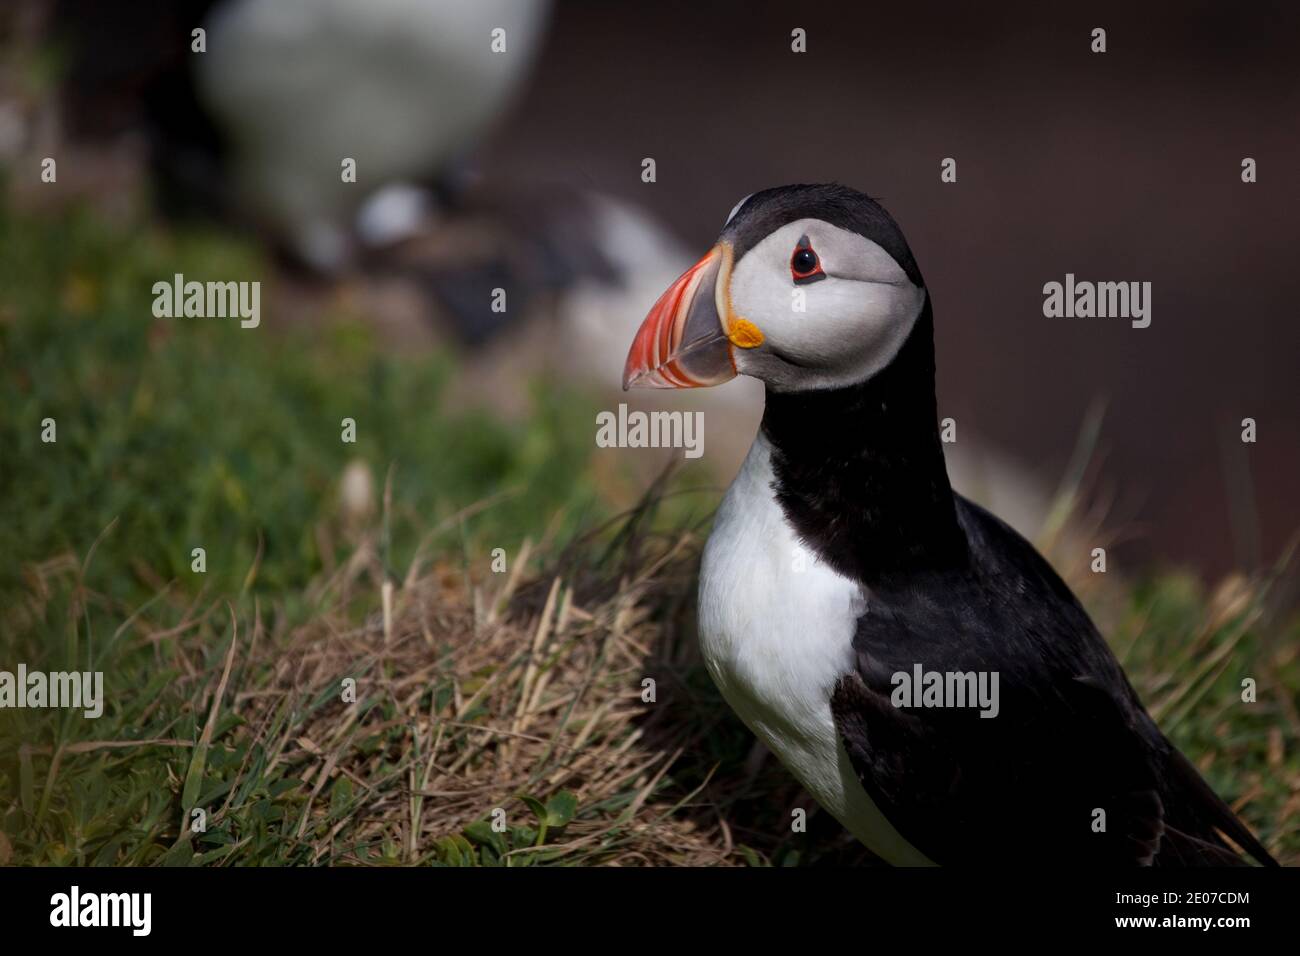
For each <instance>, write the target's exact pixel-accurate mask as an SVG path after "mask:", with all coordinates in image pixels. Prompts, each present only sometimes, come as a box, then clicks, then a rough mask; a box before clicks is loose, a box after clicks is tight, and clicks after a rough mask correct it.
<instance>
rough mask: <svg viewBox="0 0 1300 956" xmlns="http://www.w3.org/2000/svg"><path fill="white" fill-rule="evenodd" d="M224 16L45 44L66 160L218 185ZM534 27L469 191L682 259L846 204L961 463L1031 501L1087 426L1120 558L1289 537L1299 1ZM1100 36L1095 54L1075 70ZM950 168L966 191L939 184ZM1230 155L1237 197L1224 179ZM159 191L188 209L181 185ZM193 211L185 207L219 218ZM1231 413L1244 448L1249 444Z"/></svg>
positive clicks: (596, 251)
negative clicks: (931, 328) (998, 455)
mask: <svg viewBox="0 0 1300 956" xmlns="http://www.w3.org/2000/svg"><path fill="white" fill-rule="evenodd" d="M39 6H41V7H46V6H47V5H39ZM214 6H215V7H220V6H221V4H220V3H217V4H213V3H211V2H207V3H197V4H188V5H187V4H185V3H175V4H159V3H139V4H136V3H132V4H126V3H122V4H104V3H95V2H90V0H85V2H72V0H69V2H63V3H59V4H57V5H55V7H54V10H55V11H56V12H55V14H54V15H53V16H46V17H38V18H37V19H39V20H40V21H41V25H40V29H41V30H43V31H49V32H51V33H52V34H54V35H57V36H59V37H61V38H63V42H65V43H66V49H67V50H68V57H69V61H70V64H71V70H70V72H69V74H68V78H67V80H66V82H65V83H64V84H63V87H62V103H63V110H64V112H63V117H64V122H65V124H66V133H67V135H68V136H70V137H72V138H74V139H83V140H85V141H89V142H93V141H99V142H104V141H111V140H112V139H113V138H114V137H120V136H122V135H124V134H126V133H127V132H131V131H135V132H134V133H133V134H132V135H138V134H139V131H140V130H141V129H146V130H148V136H149V138H150V140H151V142H152V144H153V149H154V153H155V155H154V161H155V164H156V163H157V159H158V155H157V153H158V151H159V144H162V147H161V148H162V151H164V152H167V153H168V154H169V155H172V156H176V155H182V154H184V155H193V156H205V155H206V156H208V159H201V160H196V162H198V163H199V164H200V166H202V164H203V163H206V162H208V161H212V162H220V161H222V160H223V157H227V158H228V156H229V152H230V140H231V135H230V133H229V131H228V130H223V129H222V128H220V124H213V123H212V122H211V120H210V118H209V117H207V116H205V115H204V109H203V107H202V106H201V105H196V104H198V103H199V102H200V101H199V99H197V98H196V96H195V93H194V91H193V89H192V87H191V85H190V84H191V83H192V78H190V77H189V70H190V64H191V58H190V57H189V56H188V41H189V36H188V30H189V26H190V25H192V24H193V23H197V22H200V21H201V20H202V19H203V18H204V17H205V16H208V15H210V14H211V9H210V8H212V7H214ZM446 6H447V9H448V11H449V15H454V10H455V9H456V8H455V7H454V6H452V5H446ZM519 6H523V4H522V3H521V4H519ZM542 12H543V14H544V15H545V17H544V19H545V20H546V22H544V24H543V27H542V32H541V33H540V34H539V36H538V38H537V45H536V50H535V53H534V54H533V55H534V56H535V60H533V61H532V62H531V63H530V65H528V66H527V67H525V68H522V72H521V75H520V76H519V77H518V79H517V81H516V85H515V89H514V93H513V95H512V97H511V98H510V100H509V102H508V105H507V106H504V107H503V108H502V109H501V111H500V113H499V115H497V116H495V117H493V118H492V120H491V122H490V123H487V124H485V125H484V128H483V131H482V133H481V134H480V135H478V136H477V138H475V139H474V141H473V142H472V143H471V144H470V146H469V147H468V148H467V149H465V150H464V151H463V152H464V156H463V157H458V159H457V162H458V163H463V167H461V166H458V167H457V168H458V169H459V168H468V169H470V170H472V174H473V175H472V179H473V180H474V181H475V182H476V183H478V184H480V185H483V184H486V185H487V186H492V185H494V184H495V185H503V186H508V187H509V188H510V189H511V190H513V191H514V192H516V193H521V192H530V193H532V194H534V195H538V196H543V197H545V196H559V197H564V196H568V195H570V194H571V192H572V191H576V192H579V193H594V194H603V195H607V196H612V197H617V198H619V199H621V200H623V201H625V202H627V203H629V204H632V205H634V206H636V207H639V208H640V209H641V210H642V211H643V212H644V213H645V214H646V215H647V216H648V217H650V218H652V219H655V220H658V221H659V222H661V223H663V224H666V226H667V227H668V229H669V230H670V231H671V232H672V233H674V234H675V235H676V236H677V237H678V238H679V239H680V240H681V244H682V247H683V249H685V250H686V251H687V252H688V253H698V252H700V251H703V250H704V249H705V248H707V246H708V245H709V244H711V243H712V241H713V238H714V236H715V235H716V233H717V231H718V230H719V228H720V227H721V225H722V222H723V219H724V218H725V216H726V214H727V212H728V210H729V209H730V208H731V207H732V205H733V204H735V203H736V201H738V200H739V199H740V198H742V197H743V196H745V195H747V194H748V193H750V192H753V191H755V190H757V189H761V188H764V187H767V186H772V185H776V184H780V183H788V182H798V181H804V182H813V181H827V180H837V181H840V182H843V183H846V184H849V185H852V186H854V187H857V188H859V189H862V190H863V191H865V192H867V193H869V194H871V195H872V196H875V197H878V198H880V199H881V200H882V201H883V203H884V204H885V206H886V207H887V208H888V209H889V210H890V211H891V212H892V213H893V214H894V216H895V218H897V219H898V221H899V222H900V224H901V225H902V227H903V230H904V232H905V234H906V235H907V237H908V239H909V240H910V242H911V245H912V248H913V251H914V252H915V254H916V257H917V260H918V262H919V264H920V267H921V270H922V272H923V274H924V275H925V277H926V280H927V282H928V285H929V288H930V291H931V294H932V297H933V300H934V303H935V316H936V331H937V337H938V342H937V348H938V363H939V393H940V396H939V397H940V408H941V414H943V415H946V416H952V417H954V418H956V419H957V421H958V423H959V424H958V427H959V441H960V439H961V436H963V435H965V434H975V435H978V436H980V438H981V440H985V441H987V442H989V443H991V444H992V445H993V446H996V447H997V448H999V449H1000V450H1001V451H1002V452H1004V453H1006V454H1007V455H1008V456H1011V457H1012V458H1015V459H1018V460H1019V461H1020V462H1021V463H1022V464H1023V467H1024V468H1026V469H1027V470H1028V471H1029V472H1030V473H1031V474H1033V475H1035V476H1036V478H1037V480H1039V481H1040V482H1041V483H1043V484H1044V485H1045V486H1047V487H1049V488H1050V487H1051V486H1052V485H1054V483H1055V482H1056V481H1057V480H1058V479H1059V477H1060V476H1061V474H1062V473H1063V472H1064V471H1065V470H1066V467H1067V462H1068V461H1069V460H1070V457H1071V453H1072V450H1073V449H1074V447H1075V445H1076V441H1077V439H1078V437H1079V434H1080V430H1081V428H1082V423H1083V421H1084V419H1085V416H1086V413H1087V410H1088V409H1089V408H1090V407H1093V406H1094V403H1096V402H1098V401H1104V403H1105V409H1106V410H1105V416H1104V421H1103V425H1102V428H1101V432H1100V439H1099V441H1098V443H1097V445H1096V448H1095V450H1094V454H1093V459H1092V463H1091V465H1090V466H1089V473H1088V474H1089V478H1088V482H1087V486H1088V489H1089V492H1090V494H1091V495H1092V496H1093V498H1094V499H1096V500H1098V501H1101V502H1102V503H1103V504H1104V505H1105V507H1106V510H1107V515H1108V519H1107V520H1108V522H1109V523H1111V524H1112V525H1114V526H1116V527H1118V528H1120V529H1121V531H1122V533H1123V537H1124V541H1123V544H1122V546H1121V547H1122V549H1123V553H1124V554H1125V555H1126V556H1128V557H1129V558H1131V559H1132V560H1142V561H1150V560H1155V561H1159V562H1161V563H1171V564H1187V565H1191V566H1194V567H1196V568H1198V569H1199V570H1200V571H1202V572H1204V573H1206V574H1210V575H1215V574H1218V573H1221V572H1223V571H1226V570H1228V569H1230V568H1240V567H1247V568H1249V567H1256V566H1259V565H1260V564H1262V563H1264V562H1268V561H1271V560H1273V559H1275V558H1276V557H1277V556H1278V554H1279V553H1280V552H1281V551H1282V550H1283V549H1284V547H1285V546H1286V544H1287V543H1288V542H1289V541H1291V540H1292V539H1293V538H1294V536H1295V533H1296V531H1297V528H1300V504H1298V503H1297V498H1296V491H1297V486H1298V484H1300V482H1298V481H1297V477H1298V476H1300V414H1298V412H1300V401H1298V399H1297V385H1296V383H1297V376H1296V371H1295V364H1296V358H1297V354H1298V347H1300V331H1297V315H1296V308H1295V303H1296V301H1297V297H1298V296H1300V270H1297V268H1296V266H1295V263H1294V259H1295V255H1296V251H1297V242H1296V227H1295V219H1296V213H1297V199H1300V189H1298V187H1297V185H1296V179H1295V176H1296V172H1295V171H1296V170H1297V168H1300V123H1298V122H1297V120H1298V118H1300V67H1298V66H1297V52H1298V45H1297V40H1298V39H1300V30H1298V28H1300V10H1298V9H1297V8H1296V6H1295V5H1294V4H1285V3H1258V4H1253V5H1250V6H1248V7H1242V6H1231V5H1226V4H1212V3H1187V2H1182V3H1161V4H1144V5H1141V7H1140V8H1138V7H1136V6H1135V5H1132V4H1124V3H1096V2H1090V3H1087V4H1072V5H1051V6H1048V5H1044V4H1036V3H1024V2H1013V3H1003V4H996V5H959V4H933V3H930V4H927V3H910V4H905V5H903V4H877V3H841V4H837V3H817V4H807V5H792V4H788V3H778V2H762V0H750V2H744V3H741V2H720V3H710V4H705V3H682V2H655V3H644V4H632V3H628V4H612V3H603V2H596V0H560V2H557V3H556V4H555V5H554V6H553V7H544V8H542ZM795 27H800V28H803V29H804V30H806V31H807V52H806V53H804V54H795V53H792V52H791V46H790V44H791V37H790V33H791V30H792V29H794V28H795ZM1095 27H1102V28H1104V29H1105V30H1106V32H1107V52H1106V53H1105V54H1094V53H1092V52H1091V50H1090V45H1091V35H1090V34H1091V31H1092V30H1093V28H1095ZM485 42H486V40H485ZM285 69H286V70H289V69H291V67H289V66H286V68H285ZM449 82H450V81H449ZM464 95H466V96H472V95H473V83H472V82H467V83H466V86H465V89H464ZM205 151H206V152H205ZM645 157H653V158H654V159H655V161H656V164H657V181H656V182H654V183H652V184H647V183H644V182H642V180H641V161H642V159H643V158H645ZM945 157H953V158H954V159H956V161H957V175H958V178H957V182H956V183H953V184H948V183H943V182H941V180H940V162H941V160H943V159H944V158H945ZM1245 157H1252V158H1254V159H1255V160H1256V161H1257V163H1258V182H1256V183H1253V184H1245V183H1243V182H1242V179H1241V162H1242V159H1243V158H1245ZM162 166H163V167H166V166H167V163H166V162H165V161H164V162H163V163H162ZM203 169H204V172H203V175H204V176H206V175H207V172H206V170H207V167H206V166H204V167H203ZM159 178H160V180H164V179H168V178H170V179H172V180H176V181H177V182H178V183H179V185H178V186H177V188H178V189H179V190H180V191H182V192H183V191H184V189H185V178H186V177H185V174H184V172H183V171H181V172H179V173H178V172H177V170H176V169H174V168H173V169H171V170H170V171H167V170H164V172H162V173H159ZM159 193H160V195H163V196H164V199H165V198H166V193H165V191H164V190H159ZM209 199H210V197H198V198H197V199H195V201H194V202H193V203H191V204H190V205H191V206H192V207H193V208H198V209H199V210H204V209H219V207H221V206H222V205H223V203H222V202H220V201H217V202H209V201H208V200H209ZM169 204H170V200H167V201H165V202H160V205H163V206H166V205H169ZM175 205H179V206H180V207H184V206H185V205H186V204H185V203H184V202H180V203H178V204H175ZM521 208H528V207H521ZM191 211H192V210H191ZM212 214H213V215H220V214H221V213H220V212H219V211H214V212H213V213H212ZM559 244H560V245H561V246H563V247H564V248H565V249H569V250H571V251H574V252H575V253H576V255H577V257H578V258H579V259H584V258H591V259H594V258H598V257H599V256H600V255H601V249H600V248H599V244H598V243H597V244H595V247H594V248H587V247H585V246H582V244H581V243H568V242H565V241H563V240H560V242H559ZM683 264H684V263H683ZM567 268H571V269H573V270H576V271H578V272H581V271H582V269H583V263H582V262H581V261H579V262H578V263H576V264H574V263H569V265H568V266H567ZM1067 272H1070V273H1074V274H1075V276H1076V277H1077V278H1078V279H1080V280H1094V281H1102V280H1109V281H1140V282H1146V281H1149V282H1151V283H1152V287H1153V290H1152V308H1153V311H1152V323H1151V326H1150V327H1149V328H1146V329H1134V328H1131V327H1130V325H1129V322H1128V321H1127V320H1123V319H1098V318H1092V319H1084V318H1076V319H1048V318H1045V317H1044V316H1043V314H1042V301H1043V295H1042V287H1043V284H1044V283H1046V282H1049V281H1054V280H1055V281H1062V280H1063V279H1064V276H1065V274H1066V273H1067ZM649 304H650V302H649V301H645V302H643V303H641V305H640V306H639V308H640V309H641V311H644V308H645V307H648V305H649ZM617 374H618V369H617V368H614V369H612V370H611V371H610V372H609V379H610V382H609V383H607V384H612V380H613V379H614V378H615V377H616V376H617ZM1246 417H1251V418H1254V419H1255V420H1256V421H1257V422H1258V442H1257V443H1256V444H1254V445H1246V444H1243V443H1242V442H1241V441H1240V433H1241V420H1242V419H1243V418H1246Z"/></svg>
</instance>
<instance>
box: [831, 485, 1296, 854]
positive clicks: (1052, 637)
mask: <svg viewBox="0 0 1300 956" xmlns="http://www.w3.org/2000/svg"><path fill="white" fill-rule="evenodd" d="M957 506H958V515H959V520H960V522H961V525H962V528H963V530H964V531H965V533H966V536H967V540H968V542H969V545H970V553H971V560H970V562H969V564H968V565H967V566H964V567H962V568H958V569H951V570H946V571H935V572H932V573H930V574H928V575H921V576H919V577H918V575H917V574H916V573H915V572H910V573H909V574H908V575H907V577H906V579H905V580H904V579H901V578H900V579H899V580H898V581H897V582H892V581H890V580H883V581H875V582H872V583H871V590H870V597H869V600H868V607H867V610H866V612H865V613H864V615H863V616H862V617H861V618H860V619H859V621H858V628H857V633H856V635H855V637H854V651H855V655H856V662H857V669H856V672H855V673H853V674H850V675H847V676H846V677H844V678H843V679H842V680H841V681H840V682H839V684H838V685H837V687H836V689H835V694H834V697H833V699H832V709H833V712H834V715H835V721H836V725H837V727H838V729H839V733H840V737H841V739H842V741H843V743H844V746H845V749H846V750H847V752H848V755H849V758H850V760H851V761H852V763H853V766H854V769H855V770H856V771H857V774H858V777H859V779H860V780H861V781H862V784H863V786H864V787H865V788H866V790H867V792H868V793H869V794H870V795H871V797H872V799H873V800H875V802H876V803H877V805H878V806H879V807H880V809H881V811H882V812H883V813H884V814H885V816H887V817H888V818H889V820H890V821H891V822H892V823H893V824H894V826H895V827H896V828H897V829H898V831H899V832H900V833H901V834H902V835H903V836H904V837H905V838H906V839H907V840H908V841H909V842H911V843H912V844H913V845H914V846H915V847H916V848H917V849H918V850H920V851H921V852H922V853H925V854H926V855H927V856H928V857H929V858H930V859H931V860H933V861H934V862H936V863H955V864H962V863H974V862H988V861H990V860H999V859H1008V858H1010V859H1015V858H1017V857H1019V858H1024V857H1026V856H1038V855H1050V856H1052V857H1054V858H1057V859H1065V860H1071V861H1074V862H1082V863H1094V864H1098V865H1117V864H1130V865H1131V864H1152V863H1156V864H1174V865H1198V864H1199V865H1226V864H1234V863H1241V862H1243V861H1242V860H1241V858H1240V857H1239V856H1238V855H1237V853H1236V852H1235V851H1234V850H1232V849H1231V848H1230V847H1229V845H1228V844H1227V843H1226V842H1225V841H1224V840H1223V839H1222V837H1221V836H1220V833H1219V831H1221V832H1222V833H1226V834H1227V835H1228V836H1230V837H1231V838H1232V839H1233V840H1235V841H1236V842H1237V843H1238V844H1239V845H1241V846H1243V847H1245V848H1246V849H1247V850H1248V851H1249V852H1250V853H1251V854H1252V855H1253V856H1255V857H1256V858H1257V859H1259V860H1260V861H1261V862H1264V863H1275V861H1273V860H1272V858H1271V857H1270V856H1269V855H1268V853H1267V851H1265V850H1264V848H1263V847H1262V846H1261V845H1260V844H1259V843H1258V841H1256V840H1255V838H1254V837H1253V836H1252V835H1251V834H1250V832H1249V831H1248V830H1247V829H1246V828H1245V826H1244V825H1243V824H1242V823H1241V822H1240V821H1239V820H1238V819H1237V818H1236V816H1235V815H1234V814H1233V813H1232V811H1231V810H1230V809H1229V808H1228V807H1227V806H1226V805H1225V804H1224V803H1223V801H1221V800H1220V799H1219V798H1218V797H1217V796H1216V795H1215V794H1214V792H1213V791H1212V790H1211V789H1210V788H1209V786H1208V785H1207V784H1206V783H1205V782H1204V781H1203V780H1202V779H1201V777H1200V775H1199V774H1198V773H1197V772H1196V770H1195V769H1194V768H1193V767H1192V766H1191V764H1190V763H1188V762H1187V760H1186V759H1185V758H1183V756H1182V755H1181V754H1180V753H1178V751H1177V750H1176V749H1175V748H1174V747H1173V746H1172V745H1171V744H1170V743H1169V742H1168V741H1167V740H1166V739H1165V737H1164V735H1163V734H1161V732H1160V730H1159V729H1158V728H1157V727H1156V726H1155V723H1154V722H1153V721H1152V720H1151V718H1150V717H1149V716H1148V715H1147V713H1146V711H1145V710H1144V709H1143V708H1142V705H1141V703H1140V702H1139V700H1138V698H1137V694H1136V693H1135V692H1134V691H1133V688H1132V687H1131V685H1130V684H1129V682H1128V680H1127V678H1125V676H1124V674H1123V671H1122V670H1121V668H1120V666H1119V663H1118V662H1117V661H1116V660H1115V657H1114V655H1113V654H1112V653H1111V652H1110V649H1109V648H1108V647H1107V646H1106V643H1105V641H1104V640H1103V639H1102V638H1101V636H1100V634H1098V632H1097V630H1096V628H1095V627H1094V626H1093V624H1092V622H1091V620H1090V619H1089V618H1088V616H1087V613H1086V612H1085V611H1084V610H1083V608H1082V607H1081V606H1080V605H1079V603H1078V601H1077V600H1076V599H1075V597H1074V595H1073V594H1072V593H1071V592H1070V590H1069V588H1067V587H1066V586H1065V584H1064V582H1062V581H1061V579H1060V578H1059V577H1058V576H1057V575H1056V573H1055V572H1054V571H1052V569H1051V567H1050V566H1049V565H1048V564H1047V562H1046V561H1045V560H1043V558H1042V557H1041V556H1040V555H1039V554H1038V553H1037V552H1036V551H1035V550H1034V549H1033V547H1032V546H1031V545H1030V544H1029V543H1028V542H1026V541H1025V540H1024V539H1023V538H1021V537H1020V536H1019V535H1018V534H1016V532H1014V531H1013V530H1012V529H1011V528H1009V527H1007V526H1006V525H1005V524H1004V523H1002V522H1001V521H999V520H998V519H997V518H995V517H994V516H992V515H990V514H989V513H988V512H986V511H984V510H983V509H982V508H979V507H978V506H976V505H973V504H971V503H970V502H967V501H965V500H964V499H961V498H958V499H957ZM917 665H920V667H921V668H922V670H923V672H937V673H940V674H949V673H953V674H963V673H973V674H976V675H978V674H981V673H982V674H984V675H985V679H986V681H991V679H992V675H993V674H996V675H997V685H996V687H997V714H996V716H994V717H981V716H980V709H979V708H978V707H974V706H968V707H964V708H958V707H939V708H934V707H924V706H911V707H907V706H902V707H898V706H895V704H894V700H893V699H892V698H893V695H894V692H895V690H896V687H897V685H896V684H895V680H894V677H895V675H897V674H907V675H909V677H910V676H911V675H914V673H915V668H916V666H917ZM986 687H987V688H989V689H991V688H992V685H991V684H986Z"/></svg>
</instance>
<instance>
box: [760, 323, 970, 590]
mask: <svg viewBox="0 0 1300 956" xmlns="http://www.w3.org/2000/svg"><path fill="white" fill-rule="evenodd" d="M936 416H937V409H936V405H935V397H934V327H933V320H932V318H931V314H930V304H929V302H928V301H927V302H926V304H925V307H924V309H923V310H922V312H921V315H920V316H918V317H917V320H916V325H915V326H914V327H913V329H912V332H911V334H910V335H909V336H908V338H907V341H906V342H904V343H903V346H902V348H901V349H899V352H898V355H896V356H895V357H894V360H893V361H892V362H891V363H890V364H889V365H888V366H887V367H885V368H884V369H882V370H881V371H880V372H878V373H876V374H875V375H874V376H872V377H871V378H870V379H868V380H867V381H865V382H862V383H860V384H858V385H853V386H850V387H847V388H840V389H831V390H825V391H815V392H774V391H772V390H770V389H769V390H768V392H767V405H766V408H765V409H764V411H763V423H762V426H761V428H762V432H763V434H764V435H765V436H766V438H767V440H768V442H769V444H770V445H771V446H772V468H773V472H774V474H775V480H774V482H773V489H774V490H775V492H776V497H777V500H778V502H779V503H780V504H781V508H782V510H783V511H784V512H785V515H786V518H787V519H788V520H789V521H790V523H791V524H792V525H793V526H794V528H795V531H796V532H797V533H798V534H799V536H800V537H801V538H803V539H804V541H805V542H807V543H808V544H809V545H810V546H812V547H814V548H815V549H816V550H817V551H818V553H819V555H820V556H821V558H822V559H823V560H825V561H827V562H828V563H829V564H830V565H831V566H832V567H833V568H835V570H837V571H839V572H840V573H841V574H845V575H849V576H851V577H854V578H857V579H858V580H861V581H866V582H868V583H870V582H873V581H875V582H880V581H883V580H884V579H887V578H889V577H891V576H893V575H895V574H897V573H900V572H909V571H917V570H923V569H934V568H940V567H951V566H954V565H957V564H960V563H961V562H962V561H963V560H964V559H965V557H966V543H965V537H964V535H963V534H962V533H961V530H960V528H959V527H958V525H957V514H956V506H955V504H954V501H953V494H952V486H951V485H950V484H949V483H948V472H947V469H946V468H945V467H944V461H943V448H942V445H941V444H940V441H939V427H938V422H937V421H936Z"/></svg>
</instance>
